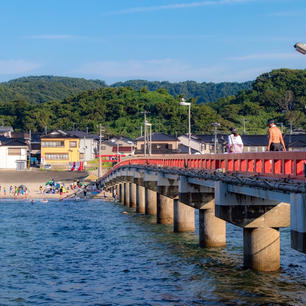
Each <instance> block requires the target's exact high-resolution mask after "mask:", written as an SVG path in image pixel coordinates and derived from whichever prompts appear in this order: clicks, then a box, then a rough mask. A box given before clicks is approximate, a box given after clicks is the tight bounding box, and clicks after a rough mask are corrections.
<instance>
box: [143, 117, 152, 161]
mask: <svg viewBox="0 0 306 306" xmlns="http://www.w3.org/2000/svg"><path fill="white" fill-rule="evenodd" d="M141 113H142V114H143V116H144V118H143V123H144V127H143V128H144V151H143V152H144V156H146V155H147V126H146V122H147V114H149V113H150V112H147V111H143V112H141Z"/></svg>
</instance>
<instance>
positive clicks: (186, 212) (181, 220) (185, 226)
mask: <svg viewBox="0 0 306 306" xmlns="http://www.w3.org/2000/svg"><path fill="white" fill-rule="evenodd" d="M173 209H174V222H173V230H174V232H177V233H178V232H194V230H195V226H194V208H193V207H190V206H188V205H185V204H183V203H181V202H180V201H179V200H177V199H175V200H174V208H173Z"/></svg>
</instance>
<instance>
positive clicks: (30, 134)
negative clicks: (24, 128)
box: [29, 130, 32, 169]
mask: <svg viewBox="0 0 306 306" xmlns="http://www.w3.org/2000/svg"><path fill="white" fill-rule="evenodd" d="M29 139H30V140H29V141H30V142H29V169H30V168H31V151H32V145H31V142H32V131H31V130H29Z"/></svg>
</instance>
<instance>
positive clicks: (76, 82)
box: [0, 76, 106, 103]
mask: <svg viewBox="0 0 306 306" xmlns="http://www.w3.org/2000/svg"><path fill="white" fill-rule="evenodd" d="M105 86H106V84H105V83H104V82H103V81H99V80H85V79H81V78H69V77H56V76H32V77H23V78H18V79H15V80H11V81H9V82H5V83H1V84H0V101H1V102H10V101H12V100H17V99H19V100H20V99H22V100H24V101H28V102H30V103H42V102H46V101H49V100H54V99H58V100H62V99H64V98H67V97H69V96H71V95H74V94H77V93H80V92H82V91H86V90H95V89H99V88H101V87H105Z"/></svg>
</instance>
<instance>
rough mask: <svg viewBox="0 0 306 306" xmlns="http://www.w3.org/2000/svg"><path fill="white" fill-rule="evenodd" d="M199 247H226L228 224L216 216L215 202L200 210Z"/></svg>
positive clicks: (212, 201)
mask: <svg viewBox="0 0 306 306" xmlns="http://www.w3.org/2000/svg"><path fill="white" fill-rule="evenodd" d="M199 245H200V247H202V248H207V247H223V246H225V245H226V222H225V221H224V220H222V219H219V218H217V217H216V216H215V201H214V200H211V201H209V202H208V203H206V204H205V205H203V206H202V207H201V209H199Z"/></svg>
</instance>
